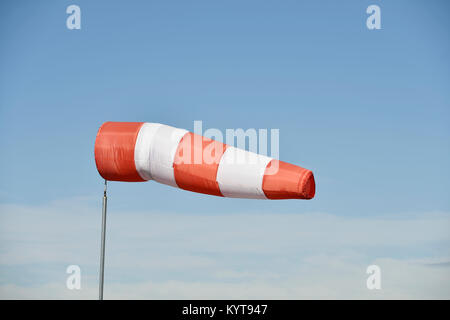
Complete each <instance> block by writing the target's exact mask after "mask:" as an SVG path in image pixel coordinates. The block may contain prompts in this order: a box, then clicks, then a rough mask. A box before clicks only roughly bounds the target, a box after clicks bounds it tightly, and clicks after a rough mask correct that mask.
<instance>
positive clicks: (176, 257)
mask: <svg viewBox="0 0 450 320" xmlns="http://www.w3.org/2000/svg"><path fill="white" fill-rule="evenodd" d="M88 200H89V199H72V200H70V199H69V200H67V201H63V202H54V203H50V204H47V205H42V206H25V205H0V298H4V299H5V298H7V299H14V298H30V299H33V298H68V299H72V298H87V299H95V298H96V290H97V289H96V281H97V268H98V253H99V238H100V234H99V231H100V207H99V206H98V205H97V206H95V205H94V206H92V205H89V201H88ZM361 216H362V218H361V217H359V218H354V217H342V216H336V215H332V214H324V213H311V214H267V213H265V214H256V213H255V214H248V213H242V214H236V213H233V214H219V215H218V214H215V213H214V212H212V213H211V215H207V214H181V213H180V214H178V213H155V212H148V213H145V212H140V213H136V212H116V211H114V210H110V211H109V216H108V233H107V236H108V239H107V266H106V267H107V269H106V288H105V290H106V293H105V297H107V298H108V297H109V298H148V299H160V298H175V299H178V298H180V299H181V298H186V299H189V298H194V299H201V298H219V299H222V298H238V299H241V298H242V299H244V298H268V299H270V298H274V299H279V298H286V299H296V298H299V299H300V298H324V299H328V298H344V299H345V298H382V299H389V298H447V299H448V298H450V292H449V291H450V290H449V289H448V288H450V266H449V263H448V262H449V261H450V259H449V257H450V252H449V249H448V248H449V244H450V215H449V214H447V213H432V214H430V213H427V214H415V215H403V216H397V217H386V216H383V217H381V216H380V217H366V218H365V217H364V215H363V214H362V215H361ZM70 264H78V265H80V267H81V268H82V283H83V285H82V290H80V291H70V290H68V289H67V288H66V287H65V279H66V277H67V275H66V274H65V267H66V266H67V265H70ZM369 264H378V265H379V266H380V267H381V270H382V290H380V291H376V290H375V291H371V290H368V289H367V288H366V286H365V281H366V278H367V276H368V275H367V274H366V273H365V272H366V268H367V266H368V265H369Z"/></svg>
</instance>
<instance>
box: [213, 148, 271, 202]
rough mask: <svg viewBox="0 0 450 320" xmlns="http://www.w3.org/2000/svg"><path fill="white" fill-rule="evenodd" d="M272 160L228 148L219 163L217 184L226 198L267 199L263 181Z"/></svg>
mask: <svg viewBox="0 0 450 320" xmlns="http://www.w3.org/2000/svg"><path fill="white" fill-rule="evenodd" d="M271 160H272V158H269V157H266V156H263V155H259V154H256V153H253V152H249V151H246V150H242V149H237V148H235V147H228V148H227V150H225V153H224V154H223V155H222V158H221V159H220V162H219V168H218V170H217V178H216V180H217V182H218V184H219V188H220V192H221V193H222V195H223V196H224V197H230V198H252V199H266V196H265V195H264V192H263V190H262V181H263V177H264V172H265V170H266V167H267V164H268V163H269V162H270V161H271Z"/></svg>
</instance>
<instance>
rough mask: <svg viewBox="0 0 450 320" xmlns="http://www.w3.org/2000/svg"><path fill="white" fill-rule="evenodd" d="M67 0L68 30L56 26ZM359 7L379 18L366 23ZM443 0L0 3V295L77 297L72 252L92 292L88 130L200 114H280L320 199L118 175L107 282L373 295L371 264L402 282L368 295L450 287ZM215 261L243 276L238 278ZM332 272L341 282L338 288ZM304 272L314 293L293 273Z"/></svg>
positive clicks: (271, 120)
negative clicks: (71, 285) (376, 25)
mask: <svg viewBox="0 0 450 320" xmlns="http://www.w3.org/2000/svg"><path fill="white" fill-rule="evenodd" d="M71 4H77V5H79V6H80V8H81V30H68V29H67V28H66V18H67V16H68V15H67V14H66V8H67V6H69V5H71ZM371 4H377V5H379V6H380V8H381V26H382V29H381V30H368V29H367V28H366V19H367V17H368V15H367V14H366V8H367V7H368V6H369V5H371ZM449 9H450V5H449V4H448V3H447V2H446V1H395V2H392V1H378V0H371V1H339V2H338V1H310V0H308V1H289V0H287V1H281V2H280V1H251V0H246V1H234V0H231V1H134V2H132V3H130V2H126V1H115V2H109V1H76V2H73V1H2V3H1V4H0V15H1V16H0V17H1V18H0V70H1V72H0V137H1V138H0V148H1V150H2V151H1V155H2V156H1V157H0V177H1V179H0V208H1V209H0V225H1V230H2V233H1V236H0V248H1V249H0V252H1V255H0V257H1V258H0V286H3V287H0V296H2V297H15V296H20V297H34V295H39V294H42V293H43V292H46V293H48V295H49V297H54V296H55V295H56V296H58V297H59V296H61V297H66V296H67V297H74V296H73V295H74V294H75V293H73V292H69V293H67V291H68V290H66V289H65V288H64V284H65V282H64V281H65V277H66V274H65V267H66V266H67V265H69V264H79V265H80V266H81V267H82V270H83V275H86V279H89V280H86V286H85V289H84V291H83V290H81V293H76V295H77V297H83V298H95V296H96V295H95V284H96V281H97V280H96V275H97V269H96V268H97V267H98V263H97V257H98V246H99V238H100V237H99V223H100V211H99V210H100V205H101V203H100V201H101V193H102V190H103V186H102V183H103V181H102V180H101V178H100V176H99V175H98V173H97V171H96V168H95V162H94V155H93V150H94V141H95V135H96V132H97V130H98V128H99V126H100V125H101V124H102V123H103V122H105V121H110V120H111V121H146V122H159V123H164V124H168V125H172V126H176V127H180V128H185V129H188V130H193V121H194V120H202V121H203V127H204V129H207V128H218V129H221V130H223V131H224V130H225V129H227V128H244V129H247V128H267V129H271V128H276V129H279V130H280V158H281V160H284V161H288V162H291V163H295V164H298V165H301V166H303V167H306V168H308V169H311V170H313V172H314V174H315V177H316V183H317V193H316V198H315V199H314V200H311V201H256V200H242V199H222V198H216V197H211V196H206V195H201V194H194V193H190V192H186V191H182V190H178V189H174V188H171V187H169V186H164V185H160V184H157V183H154V182H147V183H135V184H132V183H111V184H110V188H109V196H110V207H109V214H110V220H109V221H110V226H109V227H110V228H111V230H112V231H111V232H110V233H109V234H108V241H109V242H108V245H109V247H108V250H107V259H108V260H107V268H108V269H107V274H106V279H107V281H109V283H110V284H111V286H117V287H116V288H117V290H116V291H123V288H134V289H133V290H134V291H135V292H141V295H140V297H150V298H158V297H161V296H164V294H162V293H161V292H170V293H171V295H172V296H173V297H187V298H189V297H191V296H192V297H202V294H203V295H213V296H214V294H212V293H224V294H223V295H219V297H230V298H232V297H233V295H232V294H233V292H235V291H236V290H235V289H236V288H238V289H239V288H240V287H239V286H245V288H249V289H248V294H247V295H245V294H244V295H243V296H242V297H244V298H245V297H258V295H257V293H258V292H260V293H261V294H262V295H263V293H264V292H265V291H264V290H266V291H267V292H274V295H275V296H274V297H277V296H276V294H277V293H278V297H292V298H295V297H307V296H308V295H307V294H306V293H307V292H309V293H310V296H311V297H351V292H355V287H354V286H353V285H355V286H358V285H359V284H362V291H361V294H363V295H367V297H369V298H370V297H371V296H370V294H372V292H368V290H367V289H365V286H364V281H365V277H366V274H365V268H366V266H367V265H369V264H370V263H374V261H375V262H376V261H378V263H380V264H381V265H382V264H383V263H385V265H386V267H385V269H387V270H391V271H390V273H389V272H386V278H388V277H389V275H391V279H395V281H397V282H395V281H394V280H392V281H393V282H395V283H396V284H395V286H394V285H393V286H392V288H391V291H389V286H388V283H386V289H384V290H385V291H384V292H385V295H384V296H383V294H375V295H376V296H377V297H386V298H388V297H430V296H435V297H446V298H449V297H450V291H449V290H450V289H447V290H446V291H439V290H442V288H441V289H438V288H437V286H438V284H439V283H446V284H447V287H448V288H450V269H449V268H448V261H450V252H449V249H448V248H449V244H450V228H449V227H450V215H449V213H450V197H449V190H450V169H449V166H448V164H449V163H450V144H449V140H450V125H449V120H450V59H449V57H450V37H449V30H450V22H449V20H448V17H447V15H448V12H449ZM62 204H64V205H62ZM75 209H77V210H75ZM78 211H80V212H82V213H83V214H81V213H80V214H78V213H77V212H78ZM116 221H117V222H116ZM333 221H335V222H336V225H337V226H340V227H341V229H339V230H336V229H334V228H333V223H334V222H333ZM380 221H382V222H380ZM115 222H116V223H119V224H120V226H119V225H117V224H116V225H115V224H114V223H115ZM30 224H31V225H30ZM155 224H156V225H158V226H160V228H157V229H155V227H154V225H155ZM297 224H298V228H299V230H303V231H296V229H295V228H293V229H292V225H297ZM302 224H309V225H310V227H308V228H306V229H303V228H305V226H304V225H302ZM255 225H256V226H258V228H256V227H255ZM145 226H148V228H149V229H148V233H146V232H144V230H145ZM198 226H202V228H198ZM121 227H123V228H124V229H123V230H122V229H121ZM114 230H116V233H114ZM211 230H216V231H217V234H216V235H215V233H213V234H210V233H211ZM262 230H266V232H262ZM270 230H272V231H273V232H271V231H270ZM284 230H287V231H284ZM289 230H290V231H291V234H290V236H289V235H286V234H285V233H286V232H288V231H289ZM63 231H64V232H63ZM413 231H414V232H413ZM135 233H139V234H140V235H139V236H133V235H134V234H135ZM83 235H85V236H83ZM311 235H313V236H311ZM191 237H192V241H191V242H190V241H188V239H191ZM268 237H269V239H272V240H273V241H272V242H271V241H269V242H268V243H266V241H268V240H267V239H268ZM271 237H272V238H271ZM377 238H383V239H388V240H386V241H381V240H377ZM176 239H184V240H183V241H181V242H179V241H176ZM320 239H326V240H323V241H322V240H320ZM405 239H406V240H405ZM88 240H89V241H88ZM319 240H320V241H319ZM224 241H225V242H226V243H230V246H229V247H227V248H223V247H222V246H223V244H222V243H223V242H224ZM341 241H342V243H341ZM63 243H64V246H67V247H69V248H71V249H70V250H65V249H64V248H65V247H64V246H63V245H62V244H63ZM187 243H188V244H189V243H190V244H191V246H189V245H187ZM206 243H208V245H206ZM292 243H295V244H296V245H291V244H292ZM301 243H308V244H311V245H310V246H308V248H309V249H306V248H305V247H303V246H301V245H300V244H301ZM336 243H338V244H341V245H336ZM352 243H353V244H352ZM355 243H359V244H355ZM214 244H216V246H215V245H214ZM262 244H265V248H266V249H267V250H268V252H267V253H264V250H262V249H261V246H262ZM252 245H254V246H256V248H254V247H252ZM203 246H205V247H203ZM246 248H247V249H248V250H247V249H246ZM287 256H289V257H287ZM295 257H296V258H295ZM317 257H319V258H317ZM321 259H322V260H321ZM124 260H125V261H129V262H130V263H129V264H127V263H124V262H123V261H124ZM336 260H337V261H339V263H341V264H342V265H345V268H343V269H342V270H341V269H339V268H338V269H337V270H335V269H331V270H330V269H324V271H323V273H321V274H316V273H314V272H315V271H314V270H317V269H318V267H317V266H316V265H315V264H314V263H317V264H318V265H319V267H323V268H326V266H332V265H333V264H332V263H331V262H330V261H336ZM78 261H79V262H78ZM157 261H159V262H160V264H158V263H157ZM240 261H241V262H242V263H241V264H240V263H239V262H240ZM268 261H272V262H271V263H269V262H268ZM274 261H275V262H274ZM311 261H313V262H311ZM380 261H381V262H380ZM386 261H388V262H386ZM418 261H419V262H418ZM119 262H120V263H119ZM141 262H142V267H137V266H139V265H140V263H141ZM163 262H164V263H163ZM194 262H195V263H194ZM108 263H109V265H108ZM196 263H197V264H196ZM339 263H338V265H339ZM435 264H437V265H439V266H440V267H439V268H440V269H439V272H441V273H439V272H438V273H436V272H435V271H433V270H435V269H429V268H434V267H429V265H435ZM199 265H200V267H199ZM264 265H267V267H266V268H264V267H262V266H264ZM417 265H419V267H417ZM423 265H426V266H427V267H423ZM218 266H221V267H220V268H219V267H218ZM258 266H259V267H258ZM313 266H314V267H313ZM442 266H443V267H442ZM177 267H179V268H182V269H177ZM422 267H423V268H424V269H423V270H422V269H420V268H422ZM171 268H173V269H171ZM302 268H303V269H302ZM304 268H306V271H305V269H304ZM330 268H331V267H330ZM352 268H354V269H352ZM408 268H409V269H408ZM411 268H412V269H411ZM417 268H418V269H417ZM427 268H428V269H427ZM219 269H220V270H219ZM222 269H223V270H222ZM319 269H320V268H319ZM402 269H403V270H410V272H411V273H410V274H409V276H410V277H412V276H414V275H416V273H420V274H421V275H423V277H425V278H427V277H428V276H431V274H433V276H435V275H436V274H439V277H437V278H436V279H434V278H433V279H434V280H433V279H430V280H429V282H426V281H424V284H423V287H420V288H414V287H413V288H412V289H411V288H410V287H408V286H410V285H411V284H410V283H409V282H408V280H405V281H404V282H402V280H401V279H402V278H401V277H402V276H401V275H398V274H396V273H395V272H398V270H402ZM148 270H151V272H149V271H148ZM167 270H172V271H173V272H168V271H167ZM299 270H301V272H300V271H299ZM350 270H355V271H354V272H353V271H350ZM382 270H384V269H383V266H382ZM430 270H432V271H430ZM217 272H219V273H220V272H221V273H220V274H222V275H223V274H225V275H230V274H231V275H236V274H239V275H240V277H238V279H239V281H237V280H236V281H235V282H233V283H234V284H235V285H236V286H237V287H233V286H231V287H228V286H227V285H228V284H229V283H228V282H227V281H228V280H229V277H228V278H227V277H225V278H224V277H223V276H222V277H221V276H217V277H216V275H217ZM302 272H305V274H307V275H308V278H310V279H312V280H308V281H310V282H308V283H304V282H302V281H303V280H302V279H303V278H302V276H301V274H302ZM308 272H309V273H308ZM324 273H326V274H328V275H330V274H332V275H334V276H333V278H332V279H328V280H325V279H324V278H323V274H324ZM250 275H251V276H250ZM270 275H272V276H274V278H273V277H272V278H271V277H270ZM394 275H396V276H394ZM252 277H253V278H252ZM254 277H256V278H257V279H258V281H256V280H254V279H255V278H254ZM277 277H278V278H277ZM280 277H281V279H284V278H283V277H287V278H288V279H299V281H298V287H297V288H296V289H295V290H294V289H292V290H291V289H290V287H289V283H291V282H290V281H284V282H283V280H280ZM330 277H331V276H330ZM231 278H232V279H235V278H233V277H231ZM335 278H336V279H337V278H339V279H346V280H345V281H344V280H342V283H341V282H338V283H335V284H334V287H333V286H332V285H331V284H330V283H334V282H333V281H334V280H333V279H335ZM227 279H228V280H227ZM274 279H275V280H274ZM277 279H278V280H277ZM255 281H256V282H255ZM433 281H435V282H433ZM294 282H295V281H294ZM180 283H181V284H182V285H179V286H177V285H176V284H180ZM433 283H436V287H434V286H433ZM146 284H147V285H146ZM120 286H124V287H123V288H122V287H120ZM133 286H134V287H133ZM136 286H138V288H140V289H141V291H139V290H137V289H136V288H137V287H136ZM311 287H313V288H318V287H320V288H321V290H317V291H314V290H312V289H311V290H309V289H308V290H309V291H308V290H307V289H304V290H302V289H301V288H311ZM1 288H3V289H1ZM5 288H6V289H5ZM155 288H157V289H158V290H157V289H155ZM168 288H169V289H168ZM181 288H189V290H186V292H185V291H183V289H181ZM230 288H231V289H230ZM264 288H265V289H264ZM333 288H334V289H333ZM408 288H409V289H408ZM135 289H136V290H135ZM241 289H242V288H240V289H239V290H241ZM276 289H278V291H277V290H276ZM33 290H34V291H33ZM152 290H153V291H152ZM171 290H172V291H171ZM227 290H228V291H227ZM242 290H243V289H242ZM242 290H241V292H244V293H245V292H247V291H245V290H243V291H242ZM290 290H291V291H290ZM327 290H328V291H327ZM414 290H416V291H414ZM125 291H126V290H125ZM130 291H132V290H131V289H130ZM211 292H212V293H211ZM227 292H228V295H227ZM52 294H53V295H52ZM111 294H112V293H111ZM327 294H329V295H328V296H327ZM105 297H107V293H105ZM120 297H127V296H126V294H124V296H120ZM265 297H266V296H265ZM267 297H269V298H270V297H271V296H270V295H269V296H267Z"/></svg>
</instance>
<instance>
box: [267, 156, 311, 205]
mask: <svg viewBox="0 0 450 320" xmlns="http://www.w3.org/2000/svg"><path fill="white" fill-rule="evenodd" d="M263 191H264V194H265V195H266V197H267V198H268V199H273V200H276V199H305V200H309V199H312V198H314V195H315V193H316V183H315V181H314V174H313V173H312V171H311V170H308V169H305V168H302V167H299V166H296V165H293V164H290V163H287V162H283V161H280V160H272V161H271V162H270V163H269V165H268V166H267V168H266V173H265V174H264V178H263Z"/></svg>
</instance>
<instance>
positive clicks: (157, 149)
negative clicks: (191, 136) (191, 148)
mask: <svg viewBox="0 0 450 320" xmlns="http://www.w3.org/2000/svg"><path fill="white" fill-rule="evenodd" d="M158 125H159V126H158V128H157V129H156V130H155V133H154V136H153V138H152V141H151V143H149V145H150V156H149V167H150V176H151V177H152V179H153V180H155V181H158V182H160V183H164V184H168V185H170V186H173V187H177V188H178V185H177V183H176V182H175V177H174V173H173V162H174V158H175V152H176V151H177V148H178V145H179V143H180V141H181V139H182V138H183V136H184V135H185V134H186V133H187V132H188V131H187V130H184V129H178V128H174V127H171V126H166V125H164V124H158Z"/></svg>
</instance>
